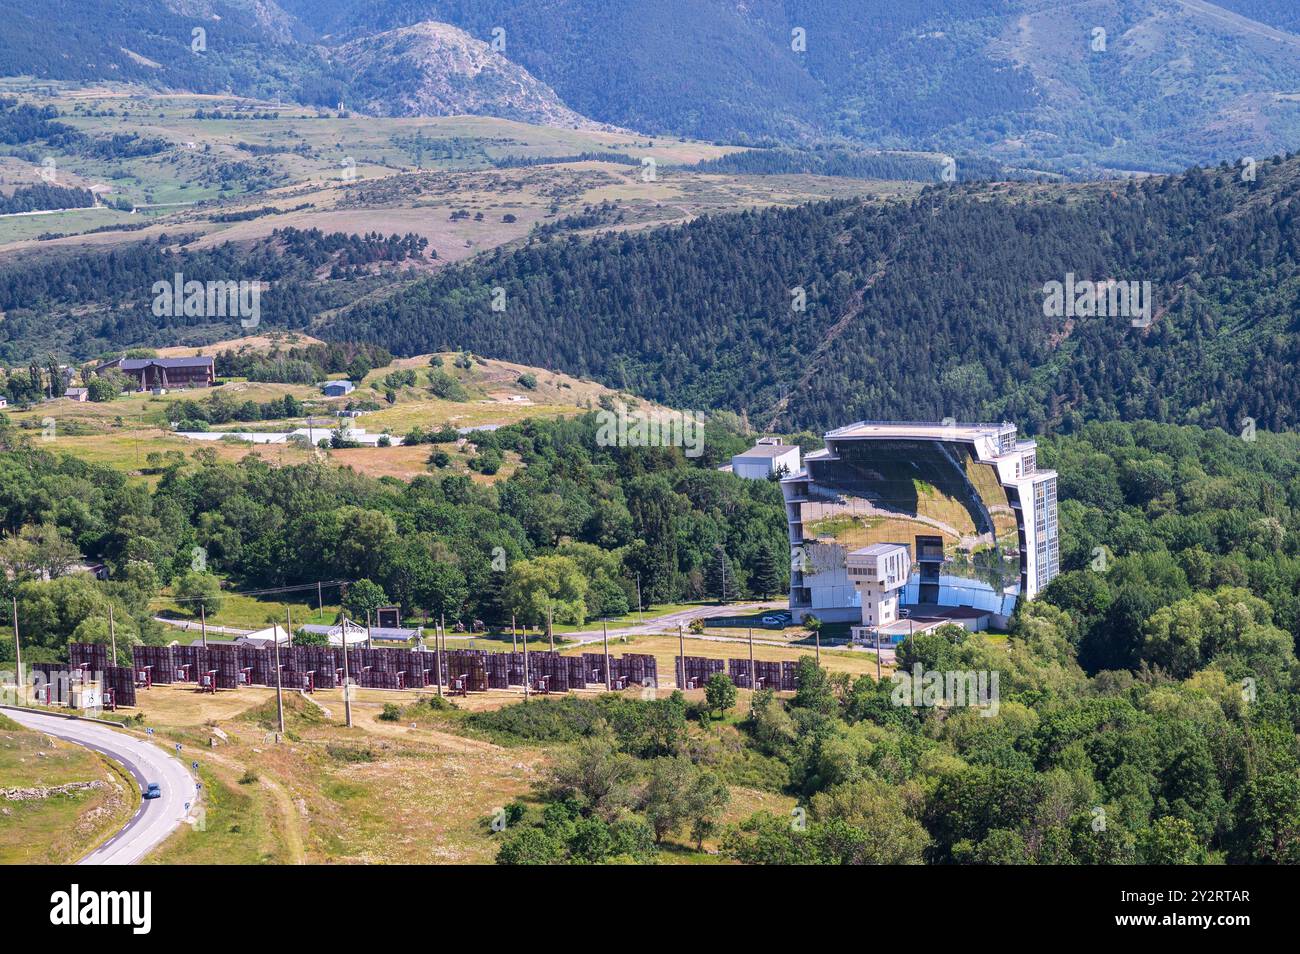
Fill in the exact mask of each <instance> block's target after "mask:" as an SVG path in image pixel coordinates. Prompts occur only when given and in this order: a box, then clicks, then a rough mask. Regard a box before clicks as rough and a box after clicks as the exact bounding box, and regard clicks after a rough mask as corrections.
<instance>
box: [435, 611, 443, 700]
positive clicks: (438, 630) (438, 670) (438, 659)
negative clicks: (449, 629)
mask: <svg viewBox="0 0 1300 954" xmlns="http://www.w3.org/2000/svg"><path fill="white" fill-rule="evenodd" d="M433 678H434V679H435V680H436V681H437V683H438V698H439V699H441V698H442V627H441V626H439V625H438V624H437V623H436V622H435V623H434V624H433Z"/></svg>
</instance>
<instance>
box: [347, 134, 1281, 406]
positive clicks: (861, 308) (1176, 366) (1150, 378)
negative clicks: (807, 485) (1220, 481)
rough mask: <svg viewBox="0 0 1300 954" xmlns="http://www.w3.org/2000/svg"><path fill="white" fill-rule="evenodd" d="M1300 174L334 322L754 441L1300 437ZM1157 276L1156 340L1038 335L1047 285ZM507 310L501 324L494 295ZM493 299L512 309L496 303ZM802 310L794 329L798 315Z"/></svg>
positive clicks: (870, 212) (863, 226)
mask: <svg viewBox="0 0 1300 954" xmlns="http://www.w3.org/2000/svg"><path fill="white" fill-rule="evenodd" d="M1298 171H1300V160H1297V159H1294V158H1288V159H1285V160H1283V159H1281V158H1278V159H1274V160H1271V161H1267V162H1261V163H1259V164H1258V166H1257V167H1252V168H1251V169H1250V170H1249V174H1248V175H1247V174H1245V173H1246V170H1243V169H1239V168H1237V167H1231V166H1228V165H1227V164H1225V165H1224V166H1221V167H1217V168H1211V169H1193V170H1191V171H1189V172H1187V173H1186V174H1183V175H1180V176H1173V177H1168V178H1153V179H1147V180H1143V181H1132V182H1129V183H1128V184H1125V185H1119V184H1107V185H1104V186H1088V187H1071V188H1063V187H1056V186H1028V185H1011V186H1006V185H978V184H971V185H959V186H934V187H930V188H928V189H927V190H926V191H925V192H924V193H923V194H922V195H921V196H920V197H919V198H917V199H916V200H915V201H912V202H909V203H891V204H886V205H883V206H881V205H864V204H861V203H858V202H856V201H838V202H827V203H820V204H813V205H806V206H800V207H798V208H794V209H780V210H767V211H756V212H745V213H740V214H736V215H727V216H705V217H701V218H699V219H697V220H695V221H693V222H691V223H689V224H687V225H684V226H680V227H675V228H668V229H663V230H658V231H653V232H645V233H637V234H617V235H615V234H609V235H604V236H601V237H598V238H595V239H587V238H580V237H569V238H565V239H561V240H558V241H552V242H546V243H543V242H540V241H539V242H535V243H533V244H530V245H528V246H527V247H525V248H522V249H518V250H502V251H498V252H495V253H493V254H490V255H486V256H484V257H483V258H481V259H478V260H476V261H474V262H473V263H470V264H467V265H463V266H458V267H454V268H449V269H446V270H444V271H442V272H440V273H439V274H438V275H436V276H434V277H432V278H430V279H428V280H426V281H423V282H420V283H418V284H416V285H415V286H413V287H411V288H409V289H406V290H404V291H403V292H401V293H399V294H398V295H396V296H394V297H393V298H391V299H389V300H386V301H382V302H374V303H368V304H366V305H365V306H364V307H359V308H357V309H354V310H352V311H350V312H348V313H347V314H346V315H345V316H343V317H341V318H339V319H337V323H336V325H335V327H333V328H331V329H327V333H328V334H330V335H332V336H335V337H345V336H347V337H352V336H357V335H361V336H363V337H365V338H367V339H370V340H373V341H375V342H376V343H379V344H382V345H383V346H385V347H387V348H389V349H390V350H392V351H393V352H394V353H399V354H416V353H422V352H426V351H433V350H438V349H446V348H451V347H468V348H470V349H472V350H474V351H475V352H479V353H483V354H485V355H489V356H492V357H499V358H505V359H509V360H515V361H521V362H525V363H530V364H536V365H542V366H546V367H554V368H558V369H562V370H565V371H569V372H571V373H574V374H579V375H589V376H592V377H595V378H597V379H599V380H601V381H604V382H606V383H608V384H610V385H612V386H615V387H624V388H629V389H631V390H634V391H637V392H640V393H643V394H645V395H646V396H648V397H651V398H654V399H656V400H660V401H666V402H670V403H673V404H675V405H677V406H686V407H704V408H710V407H721V408H728V409H731V410H734V411H737V412H743V413H745V414H747V415H748V416H749V418H750V420H751V421H753V422H755V423H756V424H757V425H758V426H768V425H769V424H778V425H781V426H785V427H788V428H794V427H810V428H819V427H825V426H831V425H836V424H841V423H844V422H846V421H851V420H856V419H860V418H879V419H889V418H904V419H915V418H933V419H939V418H943V417H947V416H951V417H956V418H958V419H980V420H987V419H995V418H998V417H1001V416H1005V417H1007V418H1010V419H1012V420H1016V421H1018V422H1020V423H1021V424H1022V425H1023V426H1025V427H1026V428H1027V429H1029V430H1031V431H1041V430H1046V429H1052V428H1065V429H1070V428H1074V427H1077V425H1078V424H1079V423H1081V422H1082V421H1084V420H1087V419H1111V418H1123V419H1134V418H1149V419H1152V420H1157V421H1172V422H1186V423H1200V424H1206V425H1215V426H1219V427H1223V428H1227V429H1230V430H1233V431H1237V430H1241V429H1242V428H1243V427H1244V426H1246V425H1245V423H1244V419H1245V418H1251V419H1253V420H1254V422H1255V426H1257V427H1259V428H1266V429H1273V430H1277V429H1282V428H1286V427H1292V426H1294V425H1295V424H1296V423H1297V418H1296V413H1297V412H1296V407H1297V406H1300V404H1298V402H1300V390H1298V388H1300V385H1297V381H1298V380H1300V378H1297V375H1296V374H1295V368H1296V365H1297V359H1298V358H1300V354H1297V347H1298V346H1297V338H1296V336H1295V331H1296V328H1297V326H1296V317H1295V300H1296V296H1297V294H1298V293H1300V285H1298V284H1297V266H1298V265H1300V255H1298V254H1297V249H1296V245H1295V239H1294V233H1293V221H1292V220H1293V215H1294V209H1295V201H1296V195H1297V188H1300V179H1298V178H1297V172H1298ZM1071 274H1072V275H1074V276H1076V277H1077V278H1078V279H1080V280H1085V279H1086V280H1091V281H1104V280H1107V279H1115V280H1118V281H1125V282H1150V283H1151V286H1150V287H1151V289H1152V296H1153V299H1154V308H1153V311H1152V318H1153V321H1152V322H1151V324H1150V327H1142V328H1138V327H1134V326H1133V325H1132V323H1131V320H1130V318H1128V317H1125V316H1119V317H1086V316H1079V317H1072V318H1056V317H1047V316H1045V313H1044V300H1045V294H1044V285H1045V284H1046V283H1048V282H1052V281H1056V282H1064V281H1065V280H1066V278H1067V276H1068V275H1071ZM498 288H499V289H502V290H503V292H504V296H505V309H504V310H503V311H502V310H494V309H493V307H492V303H493V300H494V296H497V293H496V292H495V291H494V290H495V289H498ZM498 297H499V296H498ZM801 309H802V310H801Z"/></svg>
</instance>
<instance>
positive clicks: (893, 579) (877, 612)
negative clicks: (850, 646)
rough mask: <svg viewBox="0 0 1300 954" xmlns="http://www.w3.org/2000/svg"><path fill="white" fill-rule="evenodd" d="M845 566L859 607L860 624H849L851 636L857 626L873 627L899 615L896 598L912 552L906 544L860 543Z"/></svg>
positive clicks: (900, 592) (904, 582) (888, 622)
mask: <svg viewBox="0 0 1300 954" xmlns="http://www.w3.org/2000/svg"><path fill="white" fill-rule="evenodd" d="M846 568H847V570H848V576H849V580H850V581H851V582H852V583H853V586H854V588H855V589H856V590H857V591H858V599H859V602H860V603H861V607H862V625H861V626H860V627H859V626H854V627H852V629H853V635H854V638H858V637H859V633H858V632H857V631H858V630H859V629H866V630H872V629H875V628H877V627H879V626H887V625H889V624H890V623H892V622H894V621H895V620H896V619H898V608H899V600H900V597H901V594H902V592H903V589H904V588H905V587H906V586H907V578H908V577H909V576H911V574H912V556H911V554H910V553H909V552H908V549H907V547H906V546H904V545H903V544H901V543H873V544H872V545H871V546H868V547H862V548H861V549H858V550H854V551H853V552H852V553H850V554H849V556H848V560H847V567H846Z"/></svg>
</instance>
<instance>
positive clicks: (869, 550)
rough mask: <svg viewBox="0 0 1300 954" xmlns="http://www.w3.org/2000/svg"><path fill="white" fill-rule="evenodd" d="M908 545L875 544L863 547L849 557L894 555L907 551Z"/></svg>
mask: <svg viewBox="0 0 1300 954" xmlns="http://www.w3.org/2000/svg"><path fill="white" fill-rule="evenodd" d="M906 549H907V544H906V543H873V544H871V546H868V547H861V548H859V549H857V550H854V551H853V552H852V553H850V554H849V556H884V555H885V554H888V553H893V552H894V551H895V550H906Z"/></svg>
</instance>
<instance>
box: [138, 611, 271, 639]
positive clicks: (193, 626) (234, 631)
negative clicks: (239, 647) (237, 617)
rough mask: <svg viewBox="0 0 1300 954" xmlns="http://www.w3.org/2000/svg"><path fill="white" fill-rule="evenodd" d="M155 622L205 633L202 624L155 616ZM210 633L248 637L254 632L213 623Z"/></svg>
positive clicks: (210, 624) (209, 627) (209, 625)
mask: <svg viewBox="0 0 1300 954" xmlns="http://www.w3.org/2000/svg"><path fill="white" fill-rule="evenodd" d="M153 620H154V622H155V623H162V624H163V625H164V626H172V627H174V628H176V629H184V630H189V631H191V632H195V633H198V632H202V631H203V624H202V623H192V622H190V621H189V620H186V619H168V618H167V617H166V616H155V617H154V618H153ZM208 632H209V633H225V634H226V635H228V636H247V635H248V634H249V633H251V632H253V630H251V629H238V628H236V627H234V626H216V625H214V624H212V623H208Z"/></svg>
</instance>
